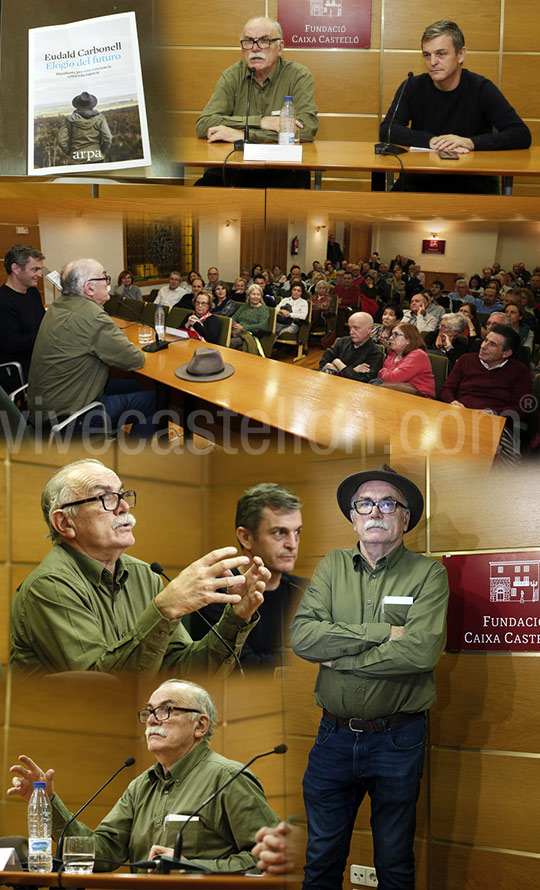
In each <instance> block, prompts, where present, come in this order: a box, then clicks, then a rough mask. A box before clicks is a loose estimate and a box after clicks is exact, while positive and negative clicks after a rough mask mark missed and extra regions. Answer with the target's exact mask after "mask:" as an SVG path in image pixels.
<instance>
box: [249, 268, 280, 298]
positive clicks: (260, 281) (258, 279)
mask: <svg viewBox="0 0 540 890" xmlns="http://www.w3.org/2000/svg"><path fill="white" fill-rule="evenodd" d="M252 283H253V284H256V285H257V286H258V287H260V289H261V290H262V293H263V300H264V302H265V303H266V305H267V306H275V305H276V298H275V297H274V289H273V287H272V285H271V284H267V282H266V278H265V276H264V272H255V275H254V276H253V282H252Z"/></svg>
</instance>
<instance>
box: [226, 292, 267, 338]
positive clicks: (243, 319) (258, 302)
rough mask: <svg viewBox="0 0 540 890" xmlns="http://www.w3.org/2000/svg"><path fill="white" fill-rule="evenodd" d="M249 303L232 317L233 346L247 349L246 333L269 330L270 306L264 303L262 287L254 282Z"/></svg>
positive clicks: (248, 295) (248, 297)
mask: <svg viewBox="0 0 540 890" xmlns="http://www.w3.org/2000/svg"><path fill="white" fill-rule="evenodd" d="M247 300H248V301H247V303H244V304H243V305H242V306H239V308H238V309H237V310H236V312H235V313H234V315H233V317H232V322H233V323H232V336H231V343H230V345H231V347H232V348H233V349H244V351H248V349H247V345H248V344H247V342H246V341H247V340H249V338H247V337H246V336H245V335H246V334H258V333H261V331H266V330H268V307H267V306H265V305H264V301H263V292H262V288H261V287H259V285H258V284H252V285H250V286H249V287H248V290H247Z"/></svg>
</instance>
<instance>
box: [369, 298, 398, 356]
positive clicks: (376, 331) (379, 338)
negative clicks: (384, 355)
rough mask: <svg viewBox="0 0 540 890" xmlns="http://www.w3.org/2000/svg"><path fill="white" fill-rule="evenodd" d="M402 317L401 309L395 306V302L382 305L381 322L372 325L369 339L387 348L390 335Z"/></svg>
mask: <svg viewBox="0 0 540 890" xmlns="http://www.w3.org/2000/svg"><path fill="white" fill-rule="evenodd" d="M402 318H403V309H402V308H401V307H400V306H396V305H395V303H389V304H388V305H387V306H385V307H384V311H383V314H382V324H376V325H374V326H373V330H372V331H371V339H372V340H373V341H374V342H375V343H379V344H380V345H381V346H384V347H385V349H387V348H388V346H389V343H390V335H391V334H392V331H393V330H394V328H395V326H396V325H397V324H398V323H399V322H400V321H401V319H402Z"/></svg>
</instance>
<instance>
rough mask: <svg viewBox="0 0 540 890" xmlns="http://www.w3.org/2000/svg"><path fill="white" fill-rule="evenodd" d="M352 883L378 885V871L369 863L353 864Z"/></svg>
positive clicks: (367, 885) (364, 885) (365, 885)
mask: <svg viewBox="0 0 540 890" xmlns="http://www.w3.org/2000/svg"><path fill="white" fill-rule="evenodd" d="M351 884H361V885H362V886H363V887H378V886H379V882H378V880H377V872H376V871H375V869H374V868H372V867H371V866H369V865H351Z"/></svg>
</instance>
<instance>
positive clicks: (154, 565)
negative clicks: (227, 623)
mask: <svg viewBox="0 0 540 890" xmlns="http://www.w3.org/2000/svg"><path fill="white" fill-rule="evenodd" d="M150 568H151V569H152V571H153V572H155V574H156V575H163V577H164V578H165V580H166V581H168V582H169V584H170V583H171V579H170V578H169V576H168V575H166V574H165V572H164V571H163V566H162V565H161V563H159V562H153V563H152V564H151V566H150ZM197 615H198V616H199V618H202V620H203V621H204V623H205V624H207V625H208V627H209V628H210V630H211V631H212V633H214V634H215V635H216V637H217V638H218V640H219V641H220V643H223V645H224V646H225V648H226V649H227V650H228V651H229V652H230V654H231V655H232V656H233V658H234V660H235V661H236V664H237V665H238V668H239V670H240V673H241V675H242V676H245V675H244V669H243V667H242V664H241V662H240V659H239V658H238V655H237V654H236V652H235V651H234V649H233V647H232V646H231V644H230V643H228V642H227V640H225V639H224V638H223V637H222V636H221V634H220V632H219V631H218V630H216V628H215V627H214V625H213V624H212V622H211V621H209V620H208V618H207V617H206V615H203V614H202V612H201V611H200V610H199V609H197Z"/></svg>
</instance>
